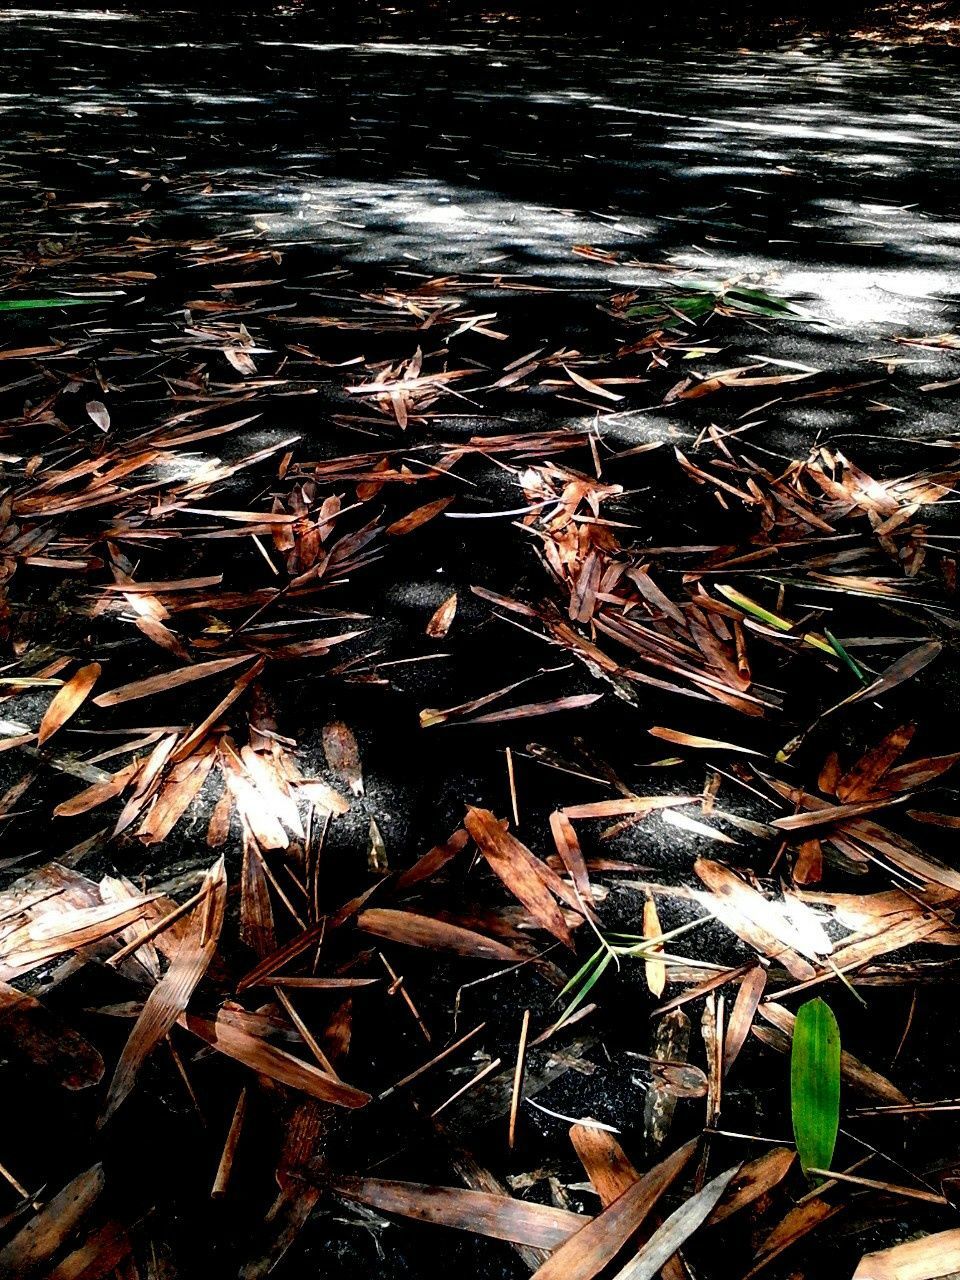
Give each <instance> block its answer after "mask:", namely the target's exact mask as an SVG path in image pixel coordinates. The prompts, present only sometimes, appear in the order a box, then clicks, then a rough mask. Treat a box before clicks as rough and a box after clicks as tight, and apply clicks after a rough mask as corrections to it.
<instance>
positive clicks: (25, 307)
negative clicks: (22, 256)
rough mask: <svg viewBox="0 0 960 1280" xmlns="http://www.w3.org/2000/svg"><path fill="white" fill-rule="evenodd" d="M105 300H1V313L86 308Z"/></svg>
mask: <svg viewBox="0 0 960 1280" xmlns="http://www.w3.org/2000/svg"><path fill="white" fill-rule="evenodd" d="M103 301H104V299H103V298H0V311H39V310H40V309H41V308H43V307H85V306H87V307H88V306H90V305H91V304H92V303H94V302H103Z"/></svg>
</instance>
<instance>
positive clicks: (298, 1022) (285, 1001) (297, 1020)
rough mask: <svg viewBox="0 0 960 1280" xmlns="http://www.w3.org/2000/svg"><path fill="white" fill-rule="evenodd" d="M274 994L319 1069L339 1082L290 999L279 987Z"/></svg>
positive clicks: (327, 1059)
mask: <svg viewBox="0 0 960 1280" xmlns="http://www.w3.org/2000/svg"><path fill="white" fill-rule="evenodd" d="M274 994H275V995H276V997H277V999H278V1000H279V1001H280V1003H281V1004H282V1005H283V1007H284V1009H286V1011H287V1013H288V1014H289V1017H290V1021H291V1022H292V1023H293V1025H294V1026H295V1027H296V1028H297V1030H298V1031H299V1032H300V1035H301V1036H302V1038H303V1042H304V1044H305V1045H306V1046H307V1048H308V1049H309V1050H310V1052H311V1053H312V1054H313V1056H314V1057H315V1058H316V1060H317V1061H318V1062H319V1063H320V1065H321V1067H323V1069H324V1071H326V1072H327V1074H328V1075H331V1076H333V1078H334V1079H335V1080H339V1078H340V1077H339V1076H338V1075H337V1073H336V1071H334V1069H333V1064H332V1063H331V1061H330V1059H329V1058H328V1057H327V1055H326V1054H325V1053H324V1052H323V1050H322V1049H321V1048H320V1046H319V1044H317V1041H316V1039H315V1038H314V1035H313V1032H312V1031H311V1030H310V1028H309V1027H308V1026H307V1024H306V1023H305V1022H304V1020H303V1019H302V1018H301V1017H300V1015H299V1013H297V1011H296V1009H295V1008H294V1007H293V1005H292V1004H291V1002H290V997H289V996H288V995H287V993H286V992H285V991H283V990H281V989H280V988H279V987H275V988H274Z"/></svg>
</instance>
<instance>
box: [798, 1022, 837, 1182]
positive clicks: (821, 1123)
mask: <svg viewBox="0 0 960 1280" xmlns="http://www.w3.org/2000/svg"><path fill="white" fill-rule="evenodd" d="M790 1111H791V1114H792V1117H793V1136H794V1138H795V1139H796V1142H797V1153H798V1154H799V1156H800V1165H801V1168H802V1169H803V1170H804V1172H806V1171H807V1169H811V1168H812V1169H829V1168H830V1162H831V1160H832V1159H833V1149H834V1147H835V1146H836V1142H837V1131H838V1129H839V1128H840V1029H839V1027H838V1026H837V1020H836V1018H835V1017H834V1016H833V1010H832V1009H831V1008H830V1006H829V1005H828V1004H826V1003H824V1001H823V1000H809V1001H808V1002H807V1003H806V1004H804V1005H801V1006H800V1009H799V1010H798V1011H797V1020H796V1024H795V1026H794V1028H793V1048H792V1051H791V1054H790Z"/></svg>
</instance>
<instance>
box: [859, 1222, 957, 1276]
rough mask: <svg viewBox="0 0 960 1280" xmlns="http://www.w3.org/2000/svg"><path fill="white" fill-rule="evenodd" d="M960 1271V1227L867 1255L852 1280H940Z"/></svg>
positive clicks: (861, 1260)
mask: <svg viewBox="0 0 960 1280" xmlns="http://www.w3.org/2000/svg"><path fill="white" fill-rule="evenodd" d="M955 1271H960V1228H957V1227H953V1228H951V1229H950V1230H948V1231H938V1232H936V1233H935V1234H934V1235H932V1236H921V1237H920V1238H919V1240H906V1241H904V1243H903V1244H897V1245H894V1246H893V1248H892V1249H883V1250H881V1251H880V1252H879V1253H865V1254H864V1255H863V1257H862V1258H861V1259H860V1263H859V1265H858V1267H857V1269H856V1271H855V1272H854V1273H853V1280H938V1277H940V1276H949V1275H951V1274H952V1273H953V1272H955Z"/></svg>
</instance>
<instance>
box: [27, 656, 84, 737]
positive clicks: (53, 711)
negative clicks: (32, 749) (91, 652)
mask: <svg viewBox="0 0 960 1280" xmlns="http://www.w3.org/2000/svg"><path fill="white" fill-rule="evenodd" d="M99 678H100V663H99V662H90V663H88V664H87V666H85V667H81V668H80V670H79V671H77V672H75V673H74V674H73V675H72V676H71V677H70V679H69V680H68V681H67V683H66V684H65V685H63V686H62V688H60V689H58V690H57V694H56V696H55V697H54V699H53V701H52V702H51V703H50V705H49V707H47V709H46V711H45V712H44V713H43V719H42V720H41V721H40V731H39V733H38V735H37V745H38V746H41V747H42V746H43V744H44V743H45V742H46V741H47V740H48V739H49V738H52V737H53V735H54V734H55V733H56V732H57V730H58V729H62V728H63V726H64V725H65V724H66V723H67V721H68V720H69V719H70V717H71V716H72V715H74V714H75V713H76V712H77V711H79V710H80V707H81V706H82V705H83V703H84V702H85V701H86V699H87V698H88V697H89V696H90V692H91V690H92V689H93V686H94V685H95V684H96V683H97V680H98V679H99Z"/></svg>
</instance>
